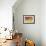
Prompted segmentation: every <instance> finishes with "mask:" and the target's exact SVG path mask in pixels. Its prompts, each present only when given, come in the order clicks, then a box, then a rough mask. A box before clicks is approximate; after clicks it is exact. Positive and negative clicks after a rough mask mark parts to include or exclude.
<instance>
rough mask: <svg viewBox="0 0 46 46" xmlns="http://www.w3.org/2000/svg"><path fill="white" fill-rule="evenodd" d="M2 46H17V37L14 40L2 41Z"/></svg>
mask: <svg viewBox="0 0 46 46" xmlns="http://www.w3.org/2000/svg"><path fill="white" fill-rule="evenodd" d="M0 46H16V45H15V39H13V40H6V42H4V43H2V44H1V45H0Z"/></svg>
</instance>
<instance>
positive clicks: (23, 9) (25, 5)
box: [13, 0, 41, 46]
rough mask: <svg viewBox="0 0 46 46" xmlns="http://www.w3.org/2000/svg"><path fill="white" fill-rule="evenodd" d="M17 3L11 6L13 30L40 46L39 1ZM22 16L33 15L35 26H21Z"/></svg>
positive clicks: (29, 0) (25, 0)
mask: <svg viewBox="0 0 46 46" xmlns="http://www.w3.org/2000/svg"><path fill="white" fill-rule="evenodd" d="M18 2H19V3H15V5H14V6H13V14H14V20H15V22H14V24H15V29H17V30H18V32H22V33H23V36H24V38H27V39H31V40H34V41H35V43H36V46H41V0H23V1H21V0H20V1H19V0H18ZM20 2H21V3H20ZM16 5H17V6H16ZM23 15H35V24H23Z"/></svg>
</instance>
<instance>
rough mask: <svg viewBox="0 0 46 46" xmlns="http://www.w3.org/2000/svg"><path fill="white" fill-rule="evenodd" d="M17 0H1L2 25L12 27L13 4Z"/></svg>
mask: <svg viewBox="0 0 46 46" xmlns="http://www.w3.org/2000/svg"><path fill="white" fill-rule="evenodd" d="M15 2H16V0H0V27H7V28H9V29H12V6H13V4H14V3H15Z"/></svg>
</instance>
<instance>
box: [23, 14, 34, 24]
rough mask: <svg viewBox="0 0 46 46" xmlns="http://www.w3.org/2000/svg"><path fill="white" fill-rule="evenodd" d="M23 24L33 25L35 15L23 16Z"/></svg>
mask: <svg viewBox="0 0 46 46" xmlns="http://www.w3.org/2000/svg"><path fill="white" fill-rule="evenodd" d="M23 24H35V15H23Z"/></svg>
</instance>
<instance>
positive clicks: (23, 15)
mask: <svg viewBox="0 0 46 46" xmlns="http://www.w3.org/2000/svg"><path fill="white" fill-rule="evenodd" d="M24 16H33V17H34V22H33V23H24ZM23 24H35V15H23Z"/></svg>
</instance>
